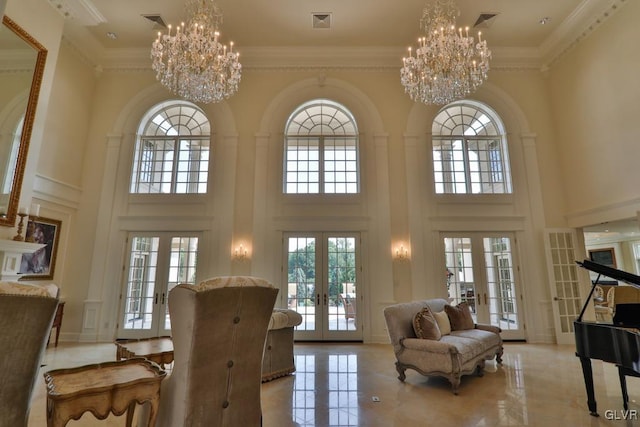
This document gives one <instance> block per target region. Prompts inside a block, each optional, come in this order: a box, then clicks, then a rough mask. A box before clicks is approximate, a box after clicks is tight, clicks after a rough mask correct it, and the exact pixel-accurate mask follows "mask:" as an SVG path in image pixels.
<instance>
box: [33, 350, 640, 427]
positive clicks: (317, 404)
mask: <svg viewBox="0 0 640 427" xmlns="http://www.w3.org/2000/svg"><path fill="white" fill-rule="evenodd" d="M295 358H296V368H297V371H296V373H295V374H293V375H290V376H287V377H283V378H279V379H276V380H273V381H270V382H268V383H264V384H263V385H262V412H263V426H264V427H289V426H291V427H294V426H295V427H298V426H300V427H329V426H366V427H390V426H394V427H410V426H411V427H414V426H438V427H449V426H451V427H460V426H463V427H464V426H466V427H485V426H505V427H506V426H509V427H512V426H544V427H553V426H592V427H593V426H634V425H640V378H633V377H629V378H628V379H627V384H628V388H629V397H630V404H629V409H630V412H623V410H622V397H621V392H620V385H619V382H618V374H617V370H616V368H615V366H613V365H611V364H608V363H604V362H601V361H595V360H594V361H593V371H594V372H593V375H594V382H595V389H596V400H597V402H598V412H599V413H600V417H599V418H596V417H592V416H590V415H589V411H588V410H587V403H586V393H585V387H584V381H583V377H582V370H581V368H580V363H579V361H578V359H577V358H576V356H575V347H573V346H560V345H541V344H526V343H505V352H504V357H503V364H502V365H498V364H496V363H495V361H490V362H487V366H486V369H485V374H484V376H483V377H477V376H474V375H472V376H466V377H463V380H462V384H461V386H460V390H459V394H458V395H457V396H455V395H453V394H452V392H451V386H450V384H449V383H448V382H447V381H446V380H444V379H442V378H427V377H423V376H421V375H420V374H418V373H417V372H415V371H412V370H408V371H407V378H406V381H405V382H400V381H399V380H398V379H397V372H396V370H395V366H394V362H395V358H394V355H393V351H392V348H391V346H390V345H385V344H352V343H346V344H341V343H296V346H295ZM109 360H115V346H114V345H113V344H110V343H107V344H69V343H60V345H59V346H58V347H57V348H54V347H50V348H48V349H47V351H46V354H45V358H44V362H43V363H44V366H43V367H42V369H41V370H42V372H41V374H40V375H39V376H38V382H37V384H36V386H35V390H34V395H33V399H32V405H31V414H30V418H29V427H44V426H46V413H45V411H46V391H45V387H44V381H43V375H42V373H44V372H45V371H47V370H51V369H59V368H68V367H73V366H80V365H85V364H90V363H97V362H103V361H109ZM634 414H635V419H634V420H625V419H624V418H625V417H627V418H628V417H629V416H631V417H634ZM608 418H609V419H608ZM124 425H125V418H124V416H120V417H116V416H113V415H111V416H109V417H108V418H107V419H106V420H102V421H100V420H96V419H95V418H94V417H93V415H92V414H90V413H86V414H85V415H84V416H83V417H82V418H81V419H80V420H77V421H70V422H69V423H68V424H67V426H68V427H74V426H77V427H82V426H105V427H107V426H124ZM176 427H179V426H176ZM203 427H204V426H203Z"/></svg>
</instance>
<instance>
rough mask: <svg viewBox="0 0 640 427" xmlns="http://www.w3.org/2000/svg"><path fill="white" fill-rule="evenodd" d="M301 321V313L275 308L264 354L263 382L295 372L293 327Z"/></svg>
mask: <svg viewBox="0 0 640 427" xmlns="http://www.w3.org/2000/svg"><path fill="white" fill-rule="evenodd" d="M300 323H302V316H301V315H300V313H298V312H296V311H294V310H289V309H281V308H275V309H273V313H272V315H271V321H270V322H269V329H268V332H267V339H266V341H265V345H264V355H263V356H262V382H266V381H271V380H273V379H275V378H279V377H282V376H285V375H288V374H290V373H292V372H295V370H296V367H295V364H294V361H293V329H294V328H295V327H296V326H298V325H299V324H300Z"/></svg>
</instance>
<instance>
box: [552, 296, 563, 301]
mask: <svg viewBox="0 0 640 427" xmlns="http://www.w3.org/2000/svg"><path fill="white" fill-rule="evenodd" d="M553 300H554V301H563V300H564V298H558V297H553Z"/></svg>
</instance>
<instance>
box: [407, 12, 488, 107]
mask: <svg viewBox="0 0 640 427" xmlns="http://www.w3.org/2000/svg"><path fill="white" fill-rule="evenodd" d="M459 15H460V10H459V9H458V7H457V6H456V5H455V4H454V2H453V1H452V0H435V1H434V2H433V3H432V4H431V5H427V6H426V7H425V8H424V10H423V12H422V18H421V20H420V27H421V29H422V31H423V32H424V36H422V37H420V38H419V39H418V48H417V49H416V50H415V56H414V55H413V52H412V48H409V56H408V57H405V58H403V67H402V69H401V70H400V81H401V83H402V85H403V86H404V88H405V92H406V93H408V94H409V97H410V98H411V99H412V100H414V101H417V102H423V103H425V104H435V105H443V104H448V103H450V102H452V101H455V100H457V99H461V98H464V97H465V96H467V95H468V94H470V93H472V92H474V91H475V90H476V89H477V88H478V87H479V86H480V85H481V84H482V83H484V81H485V80H486V79H487V74H488V71H489V60H490V59H491V51H490V50H489V49H488V47H487V42H486V40H482V34H481V33H480V32H479V33H478V42H477V43H476V42H475V40H474V38H473V36H469V27H467V28H465V29H464V30H463V29H462V28H458V29H456V25H455V24H456V18H457V16H459Z"/></svg>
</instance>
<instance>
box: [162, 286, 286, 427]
mask: <svg viewBox="0 0 640 427" xmlns="http://www.w3.org/2000/svg"><path fill="white" fill-rule="evenodd" d="M277 294H278V290H277V289H276V288H274V287H273V286H272V285H271V284H270V283H269V282H267V281H266V280H263V279H260V278H255V277H248V276H237V277H218V278H214V279H210V280H207V281H205V282H202V283H200V284H198V285H195V286H194V285H184V284H183V285H178V286H176V287H175V288H173V289H172V290H171V292H170V293H169V313H170V314H171V333H172V336H173V346H174V365H173V370H172V372H171V375H169V377H168V378H167V379H166V380H165V381H164V382H163V384H162V389H161V393H160V408H159V412H158V418H157V419H158V422H157V425H158V426H166V427H176V426H207V427H223V426H224V427H233V426H239V427H245V426H247V427H251V426H259V425H261V420H262V410H261V404H260V388H261V370H262V355H263V351H264V343H265V338H266V336H267V327H268V326H269V321H270V320H271V314H272V310H273V306H274V303H275V300H276V296H277Z"/></svg>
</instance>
